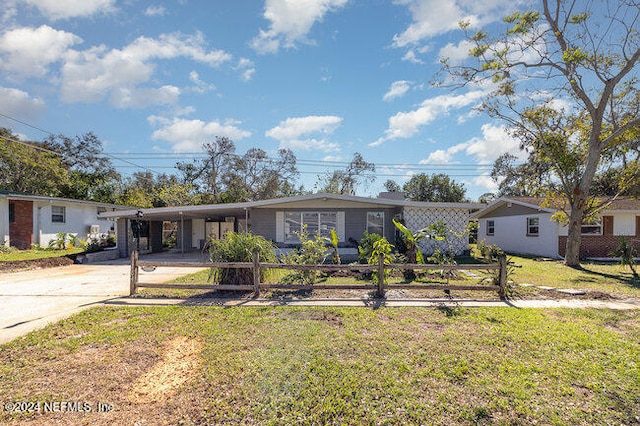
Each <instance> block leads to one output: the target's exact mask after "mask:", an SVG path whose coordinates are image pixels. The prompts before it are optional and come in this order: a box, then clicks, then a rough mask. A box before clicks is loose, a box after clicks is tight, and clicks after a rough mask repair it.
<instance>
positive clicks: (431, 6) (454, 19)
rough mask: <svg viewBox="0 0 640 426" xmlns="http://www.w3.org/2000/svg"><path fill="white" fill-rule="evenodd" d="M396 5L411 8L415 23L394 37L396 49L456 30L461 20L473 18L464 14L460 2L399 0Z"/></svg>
mask: <svg viewBox="0 0 640 426" xmlns="http://www.w3.org/2000/svg"><path fill="white" fill-rule="evenodd" d="M396 3H397V4H400V5H403V6H407V7H408V8H409V11H410V12H411V15H412V16H413V23H411V25H409V27H408V28H407V29H406V30H405V31H404V32H403V33H402V34H396V35H395V36H394V37H393V45H394V46H395V47H405V46H407V45H410V44H415V43H417V42H419V41H421V40H423V39H428V38H431V37H434V36H436V35H438V34H443V33H446V32H448V31H451V30H455V29H456V28H458V23H459V22H460V21H461V20H463V19H472V18H473V17H472V16H470V15H468V14H465V12H463V10H462V9H461V8H460V6H459V4H458V3H460V2H459V1H451V0H450V1H442V0H398V1H396Z"/></svg>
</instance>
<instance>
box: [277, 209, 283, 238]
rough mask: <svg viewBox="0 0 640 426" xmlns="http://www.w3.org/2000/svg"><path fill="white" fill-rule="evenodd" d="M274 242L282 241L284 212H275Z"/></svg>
mask: <svg viewBox="0 0 640 426" xmlns="http://www.w3.org/2000/svg"><path fill="white" fill-rule="evenodd" d="M276 242H277V243H283V242H284V212H283V211H277V212H276Z"/></svg>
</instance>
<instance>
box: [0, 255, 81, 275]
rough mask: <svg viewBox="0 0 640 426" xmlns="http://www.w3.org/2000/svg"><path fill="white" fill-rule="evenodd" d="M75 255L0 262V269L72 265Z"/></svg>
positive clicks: (7, 270)
mask: <svg viewBox="0 0 640 426" xmlns="http://www.w3.org/2000/svg"><path fill="white" fill-rule="evenodd" d="M74 257H75V256H73V257H72V256H62V257H47V258H45V259H32V260H14V261H6V262H0V271H2V272H16V271H25V270H29V269H43V268H55V267H57V266H68V265H73V263H74Z"/></svg>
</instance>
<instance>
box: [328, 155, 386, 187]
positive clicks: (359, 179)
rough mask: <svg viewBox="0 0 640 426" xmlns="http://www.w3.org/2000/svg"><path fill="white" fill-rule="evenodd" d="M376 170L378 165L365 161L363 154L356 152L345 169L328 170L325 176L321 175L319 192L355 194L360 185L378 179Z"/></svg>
mask: <svg viewBox="0 0 640 426" xmlns="http://www.w3.org/2000/svg"><path fill="white" fill-rule="evenodd" d="M375 171H376V165H375V164H373V163H369V162H367V161H365V159H364V158H363V157H362V154H360V153H359V152H356V153H355V154H353V159H352V160H351V162H349V164H348V165H347V166H346V167H345V168H344V169H339V170H334V171H333V172H327V173H326V174H325V175H324V176H320V177H319V179H318V183H317V184H316V186H317V187H318V192H327V193H330V194H342V195H355V193H356V187H357V186H358V185H360V184H364V183H367V182H369V183H371V182H373V181H374V180H375V179H376V177H375V175H374V173H375Z"/></svg>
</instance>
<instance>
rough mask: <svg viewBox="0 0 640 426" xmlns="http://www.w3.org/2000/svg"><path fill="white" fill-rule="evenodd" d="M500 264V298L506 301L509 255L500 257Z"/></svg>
mask: <svg viewBox="0 0 640 426" xmlns="http://www.w3.org/2000/svg"><path fill="white" fill-rule="evenodd" d="M498 262H499V264H500V270H499V272H498V285H499V286H500V288H499V289H498V296H500V298H501V299H504V298H505V296H506V290H507V255H506V254H504V253H502V254H500V255H498Z"/></svg>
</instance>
